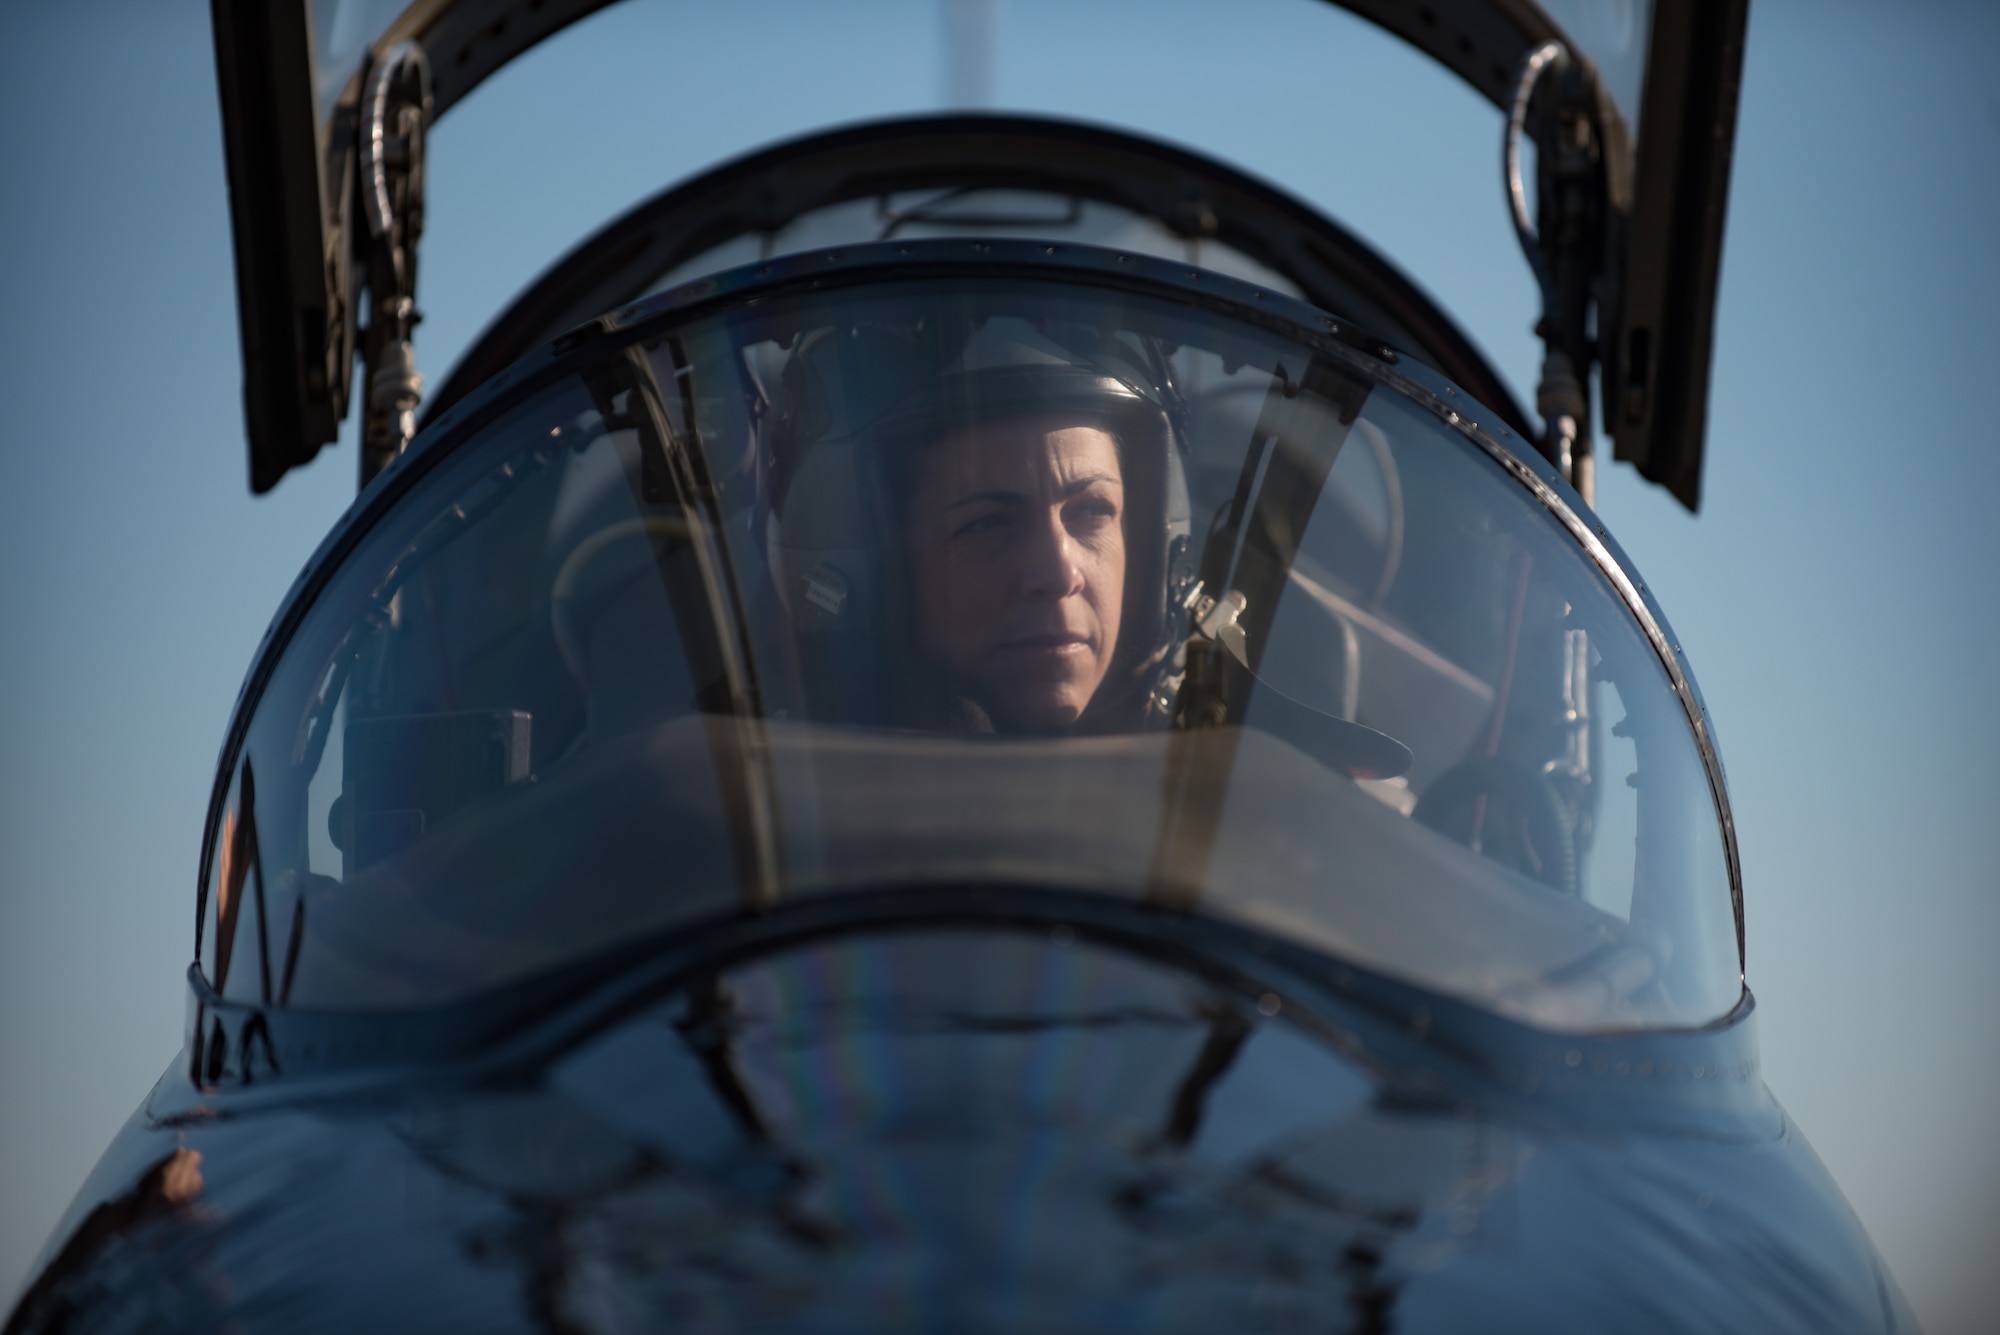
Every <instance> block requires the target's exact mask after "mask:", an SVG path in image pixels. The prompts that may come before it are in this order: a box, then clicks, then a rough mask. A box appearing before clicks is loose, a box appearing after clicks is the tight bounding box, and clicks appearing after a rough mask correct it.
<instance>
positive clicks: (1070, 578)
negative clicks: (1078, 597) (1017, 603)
mask: <svg viewBox="0 0 2000 1335" xmlns="http://www.w3.org/2000/svg"><path fill="white" fill-rule="evenodd" d="M1020 556H1021V564H1020V568H1019V579H1020V590H1021V593H1022V595H1023V596H1024V597H1027V598H1032V599H1036V600H1041V599H1048V600H1051V601H1056V600H1060V599H1063V598H1067V597H1069V596H1070V595H1071V594H1073V593H1078V592H1081V591H1082V589H1083V566H1082V563H1081V562H1080V561H1079V560H1078V559H1077V558H1078V556H1079V553H1078V551H1077V545H1076V538H1075V537H1074V536H1073V535H1072V534H1071V533H1070V531H1069V528H1068V527H1067V526H1066V525H1065V524H1064V523H1063V522H1062V512H1061V511H1060V510H1050V511H1048V512H1046V513H1044V514H1042V515H1040V516H1039V517H1038V519H1037V520H1036V522H1035V523H1034V524H1032V525H1031V526H1030V528H1029V529H1028V531H1027V533H1026V534H1024V535H1023V538H1022V543H1021V553H1020Z"/></svg>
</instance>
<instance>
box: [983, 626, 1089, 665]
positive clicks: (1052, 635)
mask: <svg viewBox="0 0 2000 1335" xmlns="http://www.w3.org/2000/svg"><path fill="white" fill-rule="evenodd" d="M1000 649H1001V652H1003V653H1016V654H1033V655H1046V656H1048V657H1051V658H1060V657H1063V656H1065V655H1068V654H1073V653H1085V652H1088V650H1089V649H1090V637H1089V636H1087V635H1080V634H1078V633H1077V632H1075V631H1068V630H1059V631H1047V632H1044V633H1042V634H1039V635H1023V636H1021V637H1020V638H1019V639H1013V640H1008V641H1006V642H1005V643H1003V644H1002V645H1001V646H1000Z"/></svg>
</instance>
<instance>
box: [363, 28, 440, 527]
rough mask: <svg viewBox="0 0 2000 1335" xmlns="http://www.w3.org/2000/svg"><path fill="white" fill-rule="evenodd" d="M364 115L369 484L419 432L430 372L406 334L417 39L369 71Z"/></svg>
mask: <svg viewBox="0 0 2000 1335" xmlns="http://www.w3.org/2000/svg"><path fill="white" fill-rule="evenodd" d="M367 90H368V91H367V96H366V98H365V100H364V101H363V104H362V115H361V120H360V137H361V151H360V154H359V169H360V175H361V206H362V212H363V214H364V216H365V217H366V218H367V221H368V237H367V241H366V242H365V243H364V244H365V255H364V264H365V267H366V270H367V275H368V329H367V331H366V334H365V337H364V339H363V343H362V358H363V362H364V365H365V366H366V369H367V376H366V380H365V383H366V385H367V393H368V406H367V411H366V413H365V415H364V416H363V418H362V428H361V469H360V485H361V486H363V487H366V486H367V485H368V484H369V482H370V481H372V480H373V479H374V477H375V475H376V474H377V473H379V472H381V471H382V470H383V469H384V468H386V467H388V465H389V461H390V460H392V459H394V458H395V457H396V456H397V455H399V454H401V453H402V452H403V449H404V447H405V446H407V445H408V444H409V443H410V437H411V436H413V435H415V434H416V421H417V404H418V402H419V401H420V400H421V399H422V397H423V390H424V379H423V377H422V376H421V375H419V374H418V373H417V360H416V353H415V350H414V349H413V348H412V347H411V344H410V336H411V334H412V332H413V331H414V330H415V329H416V326H417V322H418V321H419V320H420V319H422V318H423V317H422V316H420V315H419V314H418V313H417V304H416V292H417V241H418V239H419V238H420V237H422V236H423V232H424V136H425V132H426V130H427V129H428V127H429V125H430V120H431V110H432V105H433V102H432V96H431V73H430V63H429V61H428V60H427V59H426V58H425V56H424V50H423V48H422V47H421V46H418V45H417V44H416V43H414V42H403V43H401V44H399V45H397V46H396V47H394V48H392V49H391V50H390V51H389V52H388V54H387V55H385V56H384V57H383V58H382V60H381V61H380V63H378V64H377V65H376V66H375V68H374V69H373V70H371V71H370V72H369V75H368V83H367Z"/></svg>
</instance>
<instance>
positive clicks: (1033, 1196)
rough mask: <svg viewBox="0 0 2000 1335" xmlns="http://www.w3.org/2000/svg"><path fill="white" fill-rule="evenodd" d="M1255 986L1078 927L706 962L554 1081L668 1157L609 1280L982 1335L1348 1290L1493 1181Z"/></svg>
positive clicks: (1154, 1317)
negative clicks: (1000, 1317)
mask: <svg viewBox="0 0 2000 1335" xmlns="http://www.w3.org/2000/svg"><path fill="white" fill-rule="evenodd" d="M1259 1000H1260V999H1259V998H1258V997H1255V996H1244V995H1240V994H1234V993H1230V992H1228V991H1226V990H1224V989H1222V988H1219V987H1217V986H1214V985H1211V984H1209V983H1206V982H1203V981H1201V980H1199V979H1196V978H1194V977H1192V976H1190V975H1189V974H1187V973H1185V972H1182V971H1181V970H1179V969H1177V968H1173V967H1169V966H1166V965H1163V964H1160V963H1158V962H1156V961H1153V960H1150V959H1146V958H1142V957H1139V956H1136V955H1132V954H1128V953H1124V952H1121V951H1118V950H1112V949H1107V948H1104V947H1100V946H1097V945H1092V944H1088V943H1086V942H1083V941H1079V940H1077V939H1075V936H1074V934H1071V933H1067V929H1064V928H1060V927H1059V928H1056V929H1054V930H1053V931H1044V932H1028V931H1018V932H1000V931H974V930H967V929H953V930H935V931H905V932H899V933H895V934H877V935H873V936H856V937H850V938H843V939H839V940H833V941H825V942H821V943H818V944H813V945H808V946H804V947H800V948H798V949H796V950H793V951H790V952H788V953H785V954H781V955H776V956H769V957H765V958H763V959H761V960H758V961H754V962H751V963H748V964H745V965H743V966H740V967H738V968H735V969H732V970H729V971H726V972H724V973H721V974H718V975H715V976H713V977H711V978H709V979H706V980H704V981H703V982H701V983H700V984H698V985H696V986H695V987H693V988H690V989H689V990H687V991H686V992H684V993H682V994H681V995H680V996H678V997H676V998H674V999H673V1001H671V1002H670V1003H668V1004H666V1005H665V1006H663V1007H661V1008H658V1009H656V1010H655V1011H653V1012H650V1013H648V1014H646V1015H643V1016H639V1017H635V1018H634V1019H633V1020H631V1021H629V1022H627V1023H625V1024H623V1025H621V1026H620V1027H618V1028H617V1029H615V1030H613V1031H612V1032H610V1033H607V1034H604V1035H602V1036H600V1037H599V1039H598V1040H596V1041H595V1042H594V1043H592V1044H591V1045H590V1046H588V1047H586V1048H584V1049H583V1050H581V1051H578V1052H576V1053H574V1054H573V1055H571V1056H570V1057H568V1058H567V1059H565V1060H564V1061H563V1062H561V1063H560V1064H559V1065H558V1066H557V1067H556V1068H555V1069H554V1070H553V1071H552V1072H551V1076H550V1080H551V1084H552V1085H553V1086H554V1088H555V1090H557V1091H559V1092H560V1093H561V1094H562V1095H563V1097H564V1098H565V1099H566V1100H568V1101H570V1102H572V1103H574V1104H575V1105H577V1106H579V1107H581V1108H583V1109H586V1110H588V1112H589V1113H590V1114H591V1115H592V1116H594V1117H596V1118H598V1119H600V1120H602V1121H603V1122H604V1123H605V1124H607V1125H609V1126H612V1127H615V1128H617V1130H618V1132H619V1133H620V1134H621V1135H622V1136H624V1137H626V1138H628V1139H629V1140H630V1141H631V1142H632V1143H634V1144H635V1145H638V1146H641V1147H643V1149H644V1151H645V1152H646V1154H647V1155H648V1156H650V1158H651V1160H652V1161H653V1162H655V1163H657V1164H659V1165H660V1168H659V1170H658V1171H659V1177H658V1180H657V1181H656V1182H654V1183H653V1184H652V1185H645V1184H634V1185H633V1186H632V1187H630V1188H628V1189H626V1190H625V1191H623V1192H622V1193H620V1194H619V1195H620V1202H619V1204H618V1205H617V1206H616V1208H615V1213H616V1215H617V1217H618V1219H619V1221H620V1222H619V1228H618V1233H617V1236H618V1239H619V1241H618V1246H617V1248H616V1249H615V1250H614V1251H613V1252H611V1253H609V1254H608V1257H607V1258H606V1261H605V1265H604V1266H601V1267H600V1268H599V1269H598V1270H597V1271H596V1272H595V1273H598V1274H599V1275H601V1276H602V1277H604V1278H605V1280H606V1282H614V1281H615V1284H616V1285H617V1286H619V1287H621V1288H625V1289H628V1290H629V1292H628V1294H627V1297H628V1298H631V1299H632V1300H635V1301H636V1300H638V1298H639V1297H640V1296H642V1295H643V1296H645V1297H646V1300H647V1301H649V1302H653V1301H668V1302H677V1301H679V1300H680V1299H681V1298H684V1297H685V1296H686V1295H685V1294H683V1293H681V1292H680V1291H681V1290H682V1289H688V1288H691V1287H701V1286H709V1287H713V1286H715V1285H717V1284H720V1283H723V1281H722V1280H720V1279H719V1278H718V1276H719V1275H723V1274H727V1275H731V1276H735V1277H736V1278H734V1279H731V1280H729V1281H728V1282H727V1287H728V1288H729V1290H730V1293H731V1295H732V1297H731V1299H730V1301H731V1302H732V1303H740V1304H745V1305H747V1306H746V1307H745V1308H744V1309H743V1310H744V1311H745V1312H746V1314H748V1315H749V1316H754V1319H752V1320H749V1322H748V1324H749V1325H750V1326H752V1327H756V1328H762V1327H763V1326H765V1325H771V1326H777V1325H786V1324H788V1323H795V1322H797V1321H798V1320H799V1319H800V1316H801V1314H802V1311H803V1310H804V1309H803V1308H799V1309H794V1308H791V1307H787V1306H786V1304H787V1303H799V1304H808V1303H809V1304H811V1305H812V1309H813V1310H814V1311H817V1312H820V1313H822V1314H824V1313H829V1312H833V1311H836V1310H847V1311H849V1312H850V1314H853V1313H860V1312H869V1311H881V1310H884V1308H883V1306H882V1304H884V1303H885V1302H886V1303H889V1304H890V1306H891V1307H892V1308H893V1307H895V1306H896V1305H897V1304H901V1305H902V1307H903V1308H907V1309H908V1310H909V1311H910V1312H913V1313H916V1312H921V1313H922V1315H923V1319H922V1320H919V1321H917V1322H916V1323H915V1325H914V1326H913V1327H912V1328H965V1329H972V1328H984V1326H985V1325H987V1324H990V1323H989V1322H987V1321H986V1319H985V1318H986V1317H990V1316H991V1315H992V1314H993V1313H995V1312H1006V1313H1010V1314H1011V1315H1010V1316H1009V1320H1010V1321H1016V1322H1018V1323H1020V1324H1022V1325H1023V1326H1024V1327H1039V1328H1069V1327H1070V1326H1073V1325H1078V1323H1082V1324H1083V1325H1089V1326H1093V1327H1099V1328H1101V1327H1102V1326H1104V1325H1106V1324H1108V1325H1110V1326H1114V1327H1119V1326H1128V1325H1132V1324H1133V1323H1134V1322H1137V1323H1139V1326H1141V1327H1143V1328H1146V1329H1218V1328H1226V1327H1228V1326H1230V1325H1231V1324H1232V1323H1233V1321H1234V1320H1237V1319H1240V1317H1241V1314H1242V1313H1243V1312H1244V1311H1247V1310H1250V1309H1249V1308H1248V1307H1246V1306H1245V1305H1244V1304H1245V1303H1246V1302H1247V1301H1248V1299H1249V1297H1250V1295H1251V1293H1252V1291H1255V1293H1257V1294H1261V1295H1262V1297H1261V1298H1260V1299H1259V1301H1279V1302H1280V1303H1281V1305H1284V1304H1295V1305H1296V1306H1297V1310H1298V1312H1299V1313H1300V1314H1302V1315H1303V1314H1306V1313H1310V1312H1312V1311H1314V1310H1320V1311H1324V1310H1326V1305H1327V1304H1329V1303H1332V1304H1338V1305H1343V1306H1345V1305H1349V1304H1351V1303H1352V1302H1353V1301H1354V1299H1355V1293H1356V1291H1357V1286H1359V1287H1360V1288H1361V1289H1367V1288H1368V1287H1369V1286H1370V1285H1371V1284H1377V1283H1382V1284H1386V1283H1387V1282H1388V1280H1387V1275H1388V1273H1389V1271H1388V1269H1386V1267H1389V1266H1390V1265H1391V1264H1392V1260H1391V1254H1392V1253H1393V1251H1394V1250H1395V1248H1396V1246H1397V1245H1399V1240H1400V1241H1413V1240H1415V1239H1416V1238H1418V1237H1419V1236H1420V1235H1425V1234H1436V1235H1438V1236H1439V1237H1444V1236H1446V1235H1447V1234H1448V1233H1449V1230H1450V1229H1452V1228H1454V1227H1462V1226H1463V1223H1464V1218H1465V1214H1466V1212H1467V1211H1468V1210H1473V1211H1476V1210H1477V1208H1478V1205H1479V1201H1480V1199H1481V1192H1482V1191H1488V1190H1490V1189H1491V1186H1492V1184H1496V1183H1498V1182H1499V1181H1500V1179H1501V1178H1503V1177H1504V1174H1496V1173H1493V1172H1492V1171H1491V1167H1492V1165H1490V1164H1489V1165H1482V1164H1480V1162H1479V1155H1478V1154H1477V1153H1476V1152H1472V1150H1470V1149H1469V1148H1468V1147H1469V1146H1470V1145H1471V1143H1472V1140H1471V1139H1469V1138H1468V1137H1469V1133H1468V1129H1467V1127H1466V1125H1465V1124H1464V1123H1462V1122H1460V1121H1457V1120H1454V1119H1453V1118H1451V1117H1448V1116H1447V1117H1426V1118H1415V1119H1413V1118H1410V1117H1408V1116H1406V1115H1404V1114H1403V1113H1401V1112H1398V1111H1396V1110H1394V1109H1391V1108H1388V1107H1386V1106H1385V1105H1384V1102H1383V1100H1382V1098H1381V1091H1380V1089H1379V1087H1378V1085H1377V1082H1376V1080H1375V1078H1374V1077H1373V1076H1372V1075H1370V1074H1369V1073H1368V1072H1367V1071H1366V1070H1364V1069H1363V1068H1362V1067H1360V1066H1358V1065H1357V1064H1355V1063H1354V1062H1352V1061H1350V1060H1349V1059H1347V1058H1346V1057H1344V1056H1342V1055H1341V1054H1340V1053H1339V1052H1337V1051H1336V1050H1335V1049H1334V1048H1333V1047H1331V1046H1330V1045H1328V1044H1327V1043H1325V1042H1324V1041H1322V1040H1321V1039H1320V1038H1318V1037H1316V1036H1314V1035H1312V1034H1311V1033H1308V1032H1307V1031H1306V1030H1305V1029H1303V1028H1301V1027H1299V1026H1297V1025H1294V1024H1292V1023H1290V1022H1289V1021H1287V1020H1286V1019H1285V1018H1284V1017H1283V1016H1282V1015H1281V1014H1277V1015H1273V1014H1266V1013H1265V1011H1266V1010H1273V1011H1275V1010H1277V1009H1278V1008H1277V1007H1276V1006H1275V1005H1273V1004H1271V1000H1267V1001H1266V1004H1265V1005H1264V1006H1260V1005H1259ZM1473 1139H1476V1137H1474V1138H1473ZM1482 1173H1483V1174H1485V1179H1488V1180H1490V1181H1489V1182H1488V1185H1486V1186H1478V1185H1477V1184H1475V1185H1474V1186H1472V1187H1468V1185H1467V1182H1468V1181H1469V1180H1470V1179H1469V1178H1468V1174H1471V1175H1472V1176H1473V1177H1477V1176H1478V1175H1480V1174H1482ZM605 1208H607V1209H609V1208H611V1207H609V1206H608V1205H607V1206H606V1207H605ZM1454 1210H1455V1211H1457V1212H1458V1213H1457V1214H1455V1215H1454V1214H1453V1213H1452V1211H1454ZM696 1251H699V1252H700V1254H701V1257H702V1258H706V1259H703V1260H701V1261H700V1264H699V1265H697V1264H696V1261H697V1259H698V1258H697V1257H696V1256H695V1252H696ZM1328 1257H1333V1258H1349V1259H1346V1260H1339V1261H1338V1263H1337V1264H1334V1265H1332V1266H1331V1267H1329V1265H1328V1264H1327V1258H1328ZM1355 1257H1358V1258H1361V1259H1359V1260H1355V1259H1352V1258H1355ZM1371 1258H1372V1259H1371ZM1357 1266H1358V1267H1359V1269H1358V1270H1357V1269H1356V1267H1357ZM605 1267H608V1268H605ZM669 1291H671V1292H669ZM1385 1291H1386V1290H1385ZM788 1294H789V1295H792V1297H789V1298H788V1297H786V1295H788ZM968 1304H969V1306H968ZM897 1310H902V1309H901V1308H898V1309H897ZM981 1313H984V1314H985V1315H984V1316H982V1315H981ZM927 1323H928V1324H927ZM836 1324H837V1323H836Z"/></svg>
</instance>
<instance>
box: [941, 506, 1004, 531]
mask: <svg viewBox="0 0 2000 1335" xmlns="http://www.w3.org/2000/svg"><path fill="white" fill-rule="evenodd" d="M1011 522H1012V517H1011V516H1010V515H1009V514H1008V513H1007V512H1006V511H1005V510H988V511H986V512H984V513H982V514H976V515H974V516H972V518H970V519H967V520H964V521H962V522H961V523H960V524H959V525H958V527H956V528H954V529H953V530H952V531H951V536H952V537H954V538H964V537H972V536H975V535H978V534H982V533H1001V532H1004V531H1006V529H1007V526H1008V525H1009V524H1010V523H1011Z"/></svg>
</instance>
